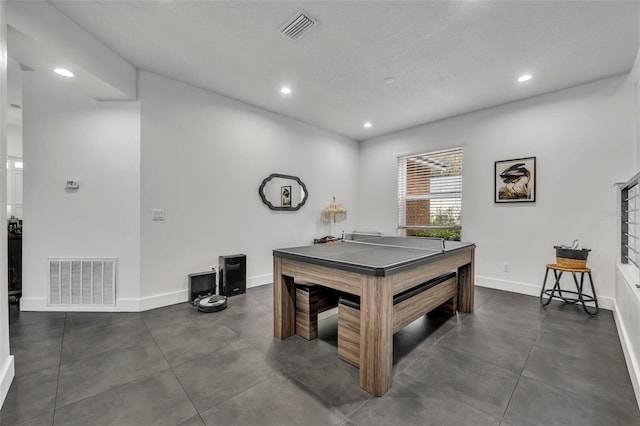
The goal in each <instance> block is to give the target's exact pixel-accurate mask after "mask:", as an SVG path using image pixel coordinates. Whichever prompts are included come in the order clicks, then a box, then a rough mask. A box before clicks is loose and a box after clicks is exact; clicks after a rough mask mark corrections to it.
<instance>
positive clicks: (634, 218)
mask: <svg viewBox="0 0 640 426" xmlns="http://www.w3.org/2000/svg"><path fill="white" fill-rule="evenodd" d="M638 180H639V176H638V175H636V176H635V177H634V178H633V179H631V180H630V181H629V182H628V183H627V184H626V185H625V186H624V187H622V196H621V200H622V227H621V230H622V247H621V248H622V259H620V261H621V262H622V263H629V264H632V265H634V266H635V267H636V268H638V267H639V265H640V244H639V238H640V215H639V214H638V211H639V209H640V186H639V185H638Z"/></svg>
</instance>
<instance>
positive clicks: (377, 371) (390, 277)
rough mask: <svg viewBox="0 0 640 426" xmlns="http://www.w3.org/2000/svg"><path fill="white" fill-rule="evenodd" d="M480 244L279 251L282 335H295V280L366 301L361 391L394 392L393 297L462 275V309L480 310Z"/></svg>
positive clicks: (373, 243)
mask: <svg viewBox="0 0 640 426" xmlns="http://www.w3.org/2000/svg"><path fill="white" fill-rule="evenodd" d="M474 255H475V244H473V243H464V242H458V241H444V240H441V239H429V238H422V237H392V236H366V235H357V234H352V235H349V234H347V235H345V238H344V239H343V240H342V241H340V242H336V243H329V244H318V245H313V246H302V247H292V248H282V249H276V250H274V251H273V300H274V305H273V310H274V312H273V318H274V324H273V328H274V335H275V337H277V338H279V339H281V340H284V339H286V338H287V337H289V336H292V335H293V334H295V286H294V280H304V281H308V282H312V283H315V284H318V285H322V286H325V287H329V288H333V289H336V290H339V291H342V292H346V293H350V294H354V295H357V296H360V387H361V388H363V389H364V390H366V391H367V392H369V393H371V394H373V395H376V396H382V395H384V394H385V393H386V392H387V391H388V390H389V389H390V388H391V377H392V363H393V322H392V321H393V318H392V316H393V296H394V295H395V294H398V293H401V292H402V291H404V290H407V289H410V288H412V287H415V286H417V285H418V284H421V283H423V282H425V281H428V280H430V279H432V278H436V277H438V276H440V275H442V274H444V273H445V272H448V271H452V270H457V272H458V310H460V311H462V312H472V311H473V291H474Z"/></svg>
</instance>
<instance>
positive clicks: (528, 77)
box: [518, 74, 533, 83]
mask: <svg viewBox="0 0 640 426" xmlns="http://www.w3.org/2000/svg"><path fill="white" fill-rule="evenodd" d="M532 78H533V76H532V75H531V74H523V75H521V76H520V77H518V81H519V82H520V83H524V82H525V81H529V80H531V79H532Z"/></svg>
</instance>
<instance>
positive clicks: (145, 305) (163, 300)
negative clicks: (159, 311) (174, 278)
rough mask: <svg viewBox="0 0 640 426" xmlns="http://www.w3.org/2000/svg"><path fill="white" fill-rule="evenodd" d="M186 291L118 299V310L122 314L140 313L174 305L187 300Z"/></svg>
mask: <svg viewBox="0 0 640 426" xmlns="http://www.w3.org/2000/svg"><path fill="white" fill-rule="evenodd" d="M188 293H189V291H188V290H178V291H172V292H170V293H162V294H154V295H153V296H147V297H141V298H139V299H133V298H131V299H118V310H120V311H122V312H140V311H148V310H150V309H156V308H161V307H163V306H169V305H175V304H176V303H183V302H186V301H188V300H189V294H188Z"/></svg>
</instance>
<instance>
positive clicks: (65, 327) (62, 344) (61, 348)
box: [51, 312, 68, 426]
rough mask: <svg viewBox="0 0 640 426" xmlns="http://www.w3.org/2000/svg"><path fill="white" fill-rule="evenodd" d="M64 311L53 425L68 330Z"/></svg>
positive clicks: (54, 416)
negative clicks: (65, 336) (65, 337)
mask: <svg viewBox="0 0 640 426" xmlns="http://www.w3.org/2000/svg"><path fill="white" fill-rule="evenodd" d="M67 314H68V313H67V312H65V313H64V322H63V323H62V337H61V339H62V341H61V342H60V360H59V361H58V377H57V378H56V396H55V398H54V399H53V416H51V426H53V425H55V423H56V410H57V408H58V389H59V388H60V370H61V369H62V351H63V350H64V335H65V333H66V332H67V316H68V315H67Z"/></svg>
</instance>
